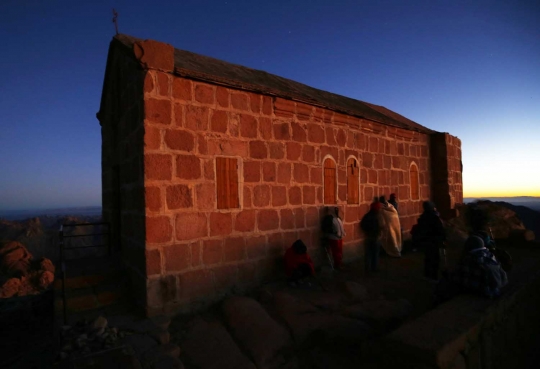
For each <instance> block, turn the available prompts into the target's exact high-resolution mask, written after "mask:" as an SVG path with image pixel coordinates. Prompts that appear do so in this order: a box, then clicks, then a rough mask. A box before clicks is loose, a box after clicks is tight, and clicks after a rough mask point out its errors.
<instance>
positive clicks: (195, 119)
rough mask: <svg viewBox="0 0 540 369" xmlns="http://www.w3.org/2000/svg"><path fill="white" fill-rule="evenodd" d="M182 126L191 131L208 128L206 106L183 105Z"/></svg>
mask: <svg viewBox="0 0 540 369" xmlns="http://www.w3.org/2000/svg"><path fill="white" fill-rule="evenodd" d="M185 116H186V119H185V122H184V126H185V127H186V128H188V129H191V130H192V131H205V130H207V129H208V117H209V112H208V108H206V107H202V106H194V105H187V106H186V107H185Z"/></svg>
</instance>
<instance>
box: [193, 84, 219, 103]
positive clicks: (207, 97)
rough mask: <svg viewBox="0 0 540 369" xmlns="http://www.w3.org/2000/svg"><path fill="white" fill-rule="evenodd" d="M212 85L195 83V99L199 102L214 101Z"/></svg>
mask: <svg viewBox="0 0 540 369" xmlns="http://www.w3.org/2000/svg"><path fill="white" fill-rule="evenodd" d="M214 89H215V88H214V86H210V85H207V84H203V83H195V101H197V102H199V103H201V104H209V105H213V104H214V103H215V97H214Z"/></svg>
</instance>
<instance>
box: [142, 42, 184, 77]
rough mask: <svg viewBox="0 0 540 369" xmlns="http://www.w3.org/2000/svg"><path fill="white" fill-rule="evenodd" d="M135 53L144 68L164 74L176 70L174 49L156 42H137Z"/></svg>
mask: <svg viewBox="0 0 540 369" xmlns="http://www.w3.org/2000/svg"><path fill="white" fill-rule="evenodd" d="M133 52H134V54H135V57H136V58H137V60H138V61H139V62H140V63H141V65H142V66H143V68H146V69H157V70H161V71H164V72H172V71H173V70H174V47H172V46H171V45H169V44H166V43H163V42H158V41H154V40H144V41H137V42H136V43H134V44H133Z"/></svg>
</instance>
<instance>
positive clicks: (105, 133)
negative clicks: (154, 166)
mask: <svg viewBox="0 0 540 369" xmlns="http://www.w3.org/2000/svg"><path fill="white" fill-rule="evenodd" d="M112 45H113V44H111V49H110V52H109V60H108V63H107V65H108V67H107V71H106V75H105V85H104V88H103V91H104V95H103V97H102V103H101V108H100V111H99V113H98V114H97V116H98V119H99V121H100V124H101V135H102V155H101V157H102V159H101V167H102V198H103V200H102V202H103V219H104V221H105V222H108V223H110V225H111V231H112V235H113V236H112V237H111V239H110V240H109V242H111V244H112V247H113V251H114V252H120V253H121V254H122V258H123V260H124V262H125V264H126V266H127V270H128V272H129V273H130V277H131V284H132V286H133V292H134V294H135V297H136V299H137V300H138V301H144V300H145V298H146V288H145V285H146V282H145V281H146V268H145V254H144V253H145V243H144V239H145V227H144V221H145V209H144V182H143V170H144V169H143V152H142V147H143V137H144V127H143V124H142V123H143V119H142V117H143V99H142V96H143V95H142V93H143V92H142V91H143V78H144V73H143V71H142V70H141V69H140V67H139V65H138V63H137V62H136V61H134V60H133V58H131V57H129V56H128V55H126V54H125V53H123V52H122V51H121V50H120V49H118V48H114V47H113V46H112Z"/></svg>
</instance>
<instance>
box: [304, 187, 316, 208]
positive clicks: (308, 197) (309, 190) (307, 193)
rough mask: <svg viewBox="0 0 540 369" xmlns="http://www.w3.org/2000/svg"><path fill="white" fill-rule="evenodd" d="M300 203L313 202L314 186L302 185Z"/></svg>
mask: <svg viewBox="0 0 540 369" xmlns="http://www.w3.org/2000/svg"><path fill="white" fill-rule="evenodd" d="M302 203H303V204H304V205H312V204H315V187H314V186H302Z"/></svg>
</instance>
